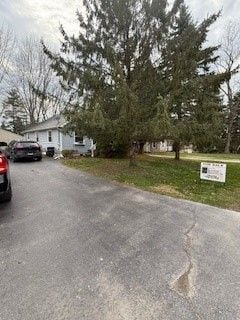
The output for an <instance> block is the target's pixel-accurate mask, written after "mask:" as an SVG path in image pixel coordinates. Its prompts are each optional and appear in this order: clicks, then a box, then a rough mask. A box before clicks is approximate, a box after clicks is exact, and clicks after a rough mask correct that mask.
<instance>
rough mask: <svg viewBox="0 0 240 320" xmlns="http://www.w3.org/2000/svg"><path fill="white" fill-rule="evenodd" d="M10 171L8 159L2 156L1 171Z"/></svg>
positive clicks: (0, 157) (0, 158)
mask: <svg viewBox="0 0 240 320" xmlns="http://www.w3.org/2000/svg"><path fill="white" fill-rule="evenodd" d="M7 171H8V160H7V158H5V157H2V156H0V173H5V172H7Z"/></svg>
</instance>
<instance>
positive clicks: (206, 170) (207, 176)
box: [200, 162, 227, 182]
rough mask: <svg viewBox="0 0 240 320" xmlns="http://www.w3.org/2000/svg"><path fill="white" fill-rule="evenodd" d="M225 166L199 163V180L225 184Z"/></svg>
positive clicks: (222, 164)
mask: <svg viewBox="0 0 240 320" xmlns="http://www.w3.org/2000/svg"><path fill="white" fill-rule="evenodd" d="M226 172H227V165H226V164H224V163H207V162H202V163H201V172H200V178H201V179H202V180H209V181H217V182H226Z"/></svg>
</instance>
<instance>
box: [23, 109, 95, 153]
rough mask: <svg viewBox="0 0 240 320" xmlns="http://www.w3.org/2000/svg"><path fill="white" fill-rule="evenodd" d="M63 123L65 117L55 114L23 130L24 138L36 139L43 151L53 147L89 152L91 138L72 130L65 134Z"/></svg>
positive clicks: (91, 143) (91, 145) (91, 144)
mask: <svg viewBox="0 0 240 320" xmlns="http://www.w3.org/2000/svg"><path fill="white" fill-rule="evenodd" d="M65 125H66V120H65V118H64V117H63V116H62V115H55V116H53V117H51V118H49V119H48V120H46V121H43V122H41V123H38V124H35V125H33V126H31V127H29V128H28V129H26V130H24V131H23V135H24V139H26V140H31V141H37V142H38V143H39V144H40V145H41V146H42V149H43V151H44V152H46V151H47V150H48V148H54V149H55V151H56V152H62V151H63V150H75V151H76V152H78V153H80V154H87V153H89V152H91V151H90V150H91V149H92V147H93V140H92V139H89V138H88V137H86V136H77V135H76V134H75V133H74V132H73V133H71V134H65V133H64V132H63V127H64V126H65Z"/></svg>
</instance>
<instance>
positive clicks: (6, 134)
mask: <svg viewBox="0 0 240 320" xmlns="http://www.w3.org/2000/svg"><path fill="white" fill-rule="evenodd" d="M22 138H23V137H22V136H20V135H19V134H16V133H13V132H10V131H7V130H3V129H0V142H6V143H7V144H9V143H10V142H11V141H13V140H16V141H18V140H21V139H22Z"/></svg>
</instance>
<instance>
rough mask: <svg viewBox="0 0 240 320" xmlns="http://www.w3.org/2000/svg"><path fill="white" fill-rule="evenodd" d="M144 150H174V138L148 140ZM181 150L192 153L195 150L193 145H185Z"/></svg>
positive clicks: (148, 151) (149, 151)
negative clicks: (155, 140)
mask: <svg viewBox="0 0 240 320" xmlns="http://www.w3.org/2000/svg"><path fill="white" fill-rule="evenodd" d="M143 150H144V152H146V153H151V152H153V153H154V152H172V151H173V141H172V140H164V141H157V142H146V143H145V145H144V148H143ZM181 152H183V153H192V152H193V145H192V144H190V145H188V146H187V145H184V146H183V147H182V148H181Z"/></svg>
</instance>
